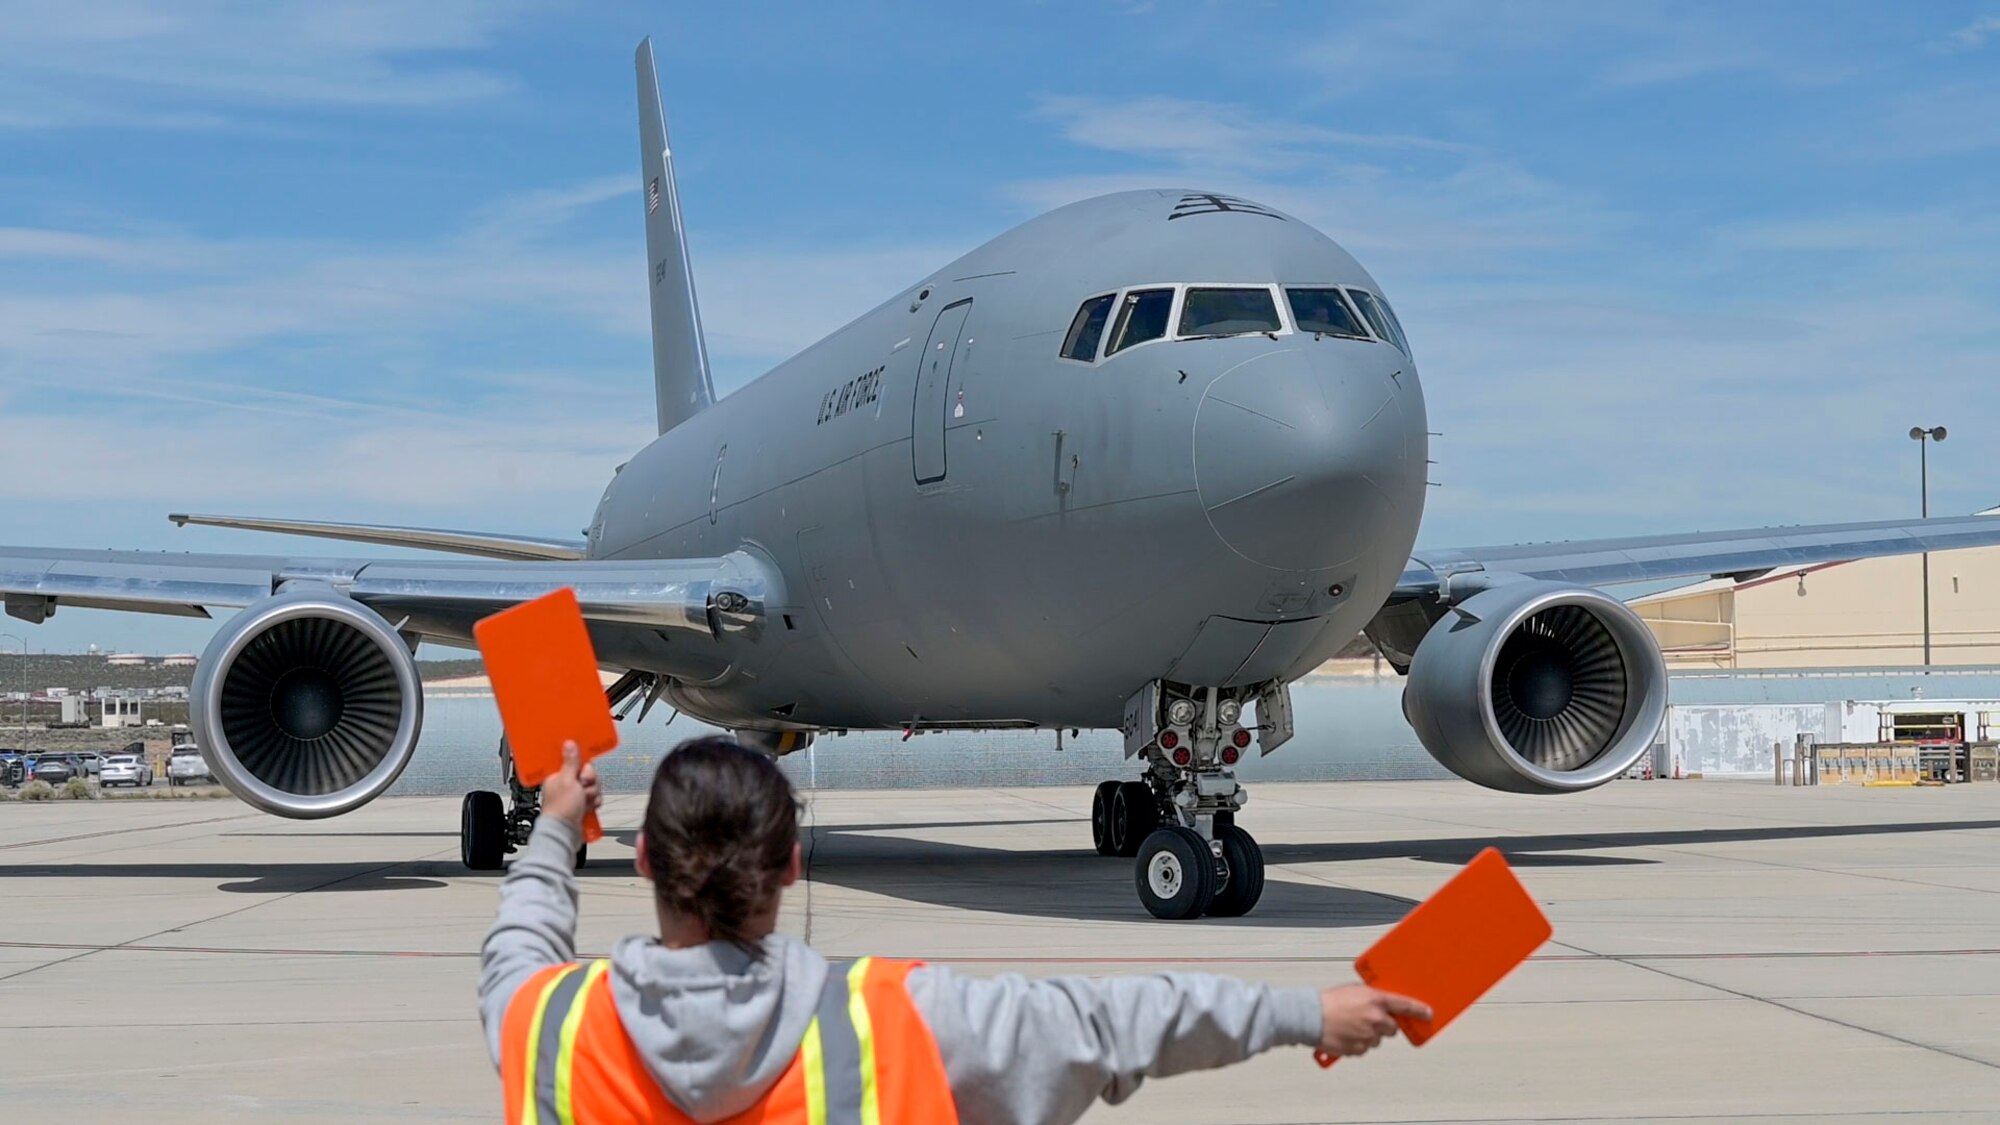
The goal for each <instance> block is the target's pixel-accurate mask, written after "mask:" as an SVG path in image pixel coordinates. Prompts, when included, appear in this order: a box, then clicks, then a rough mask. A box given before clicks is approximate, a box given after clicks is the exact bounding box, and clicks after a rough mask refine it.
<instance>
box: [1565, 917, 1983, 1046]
mask: <svg viewBox="0 0 2000 1125" xmlns="http://www.w3.org/2000/svg"><path fill="white" fill-rule="evenodd" d="M1550 944H1553V945H1560V946H1562V947H1563V948H1564V949H1573V950H1575V951H1577V952H1578V953H1586V954H1589V955H1591V956H1593V957H1597V956H1604V955H1601V954H1598V953H1597V952H1596V951H1595V950H1591V949H1586V948H1584V947H1583V946H1580V945H1574V944H1571V943H1569V942H1551V943H1550ZM1604 959H1605V960H1608V961H1615V962H1617V963H1619V964H1622V965H1629V966H1631V967H1632V968H1635V969H1641V970H1644V971H1645V972H1649V973H1657V974H1659V975H1660V976H1663V977H1666V978H1667V979H1668V980H1676V981H1680V982H1681V983H1682V984H1691V985H1694V986H1695V987H1697V988H1706V989H1710V990H1712V991H1715V992H1721V993H1724V994H1726V995H1729V996H1734V997H1737V998H1738V999H1742V1000H1753V1001H1755V1002H1757V1003H1759V1004H1768V1005H1770V1006H1771V1007H1773V1008H1776V1009H1778V1010H1779V1011H1784V1012H1790V1013H1792V1014H1793V1015H1797V1016H1804V1017H1806V1018H1807V1019H1812V1020H1818V1021H1819V1022H1821V1023H1826V1024H1832V1025H1833V1026H1835V1027H1844V1028H1846V1029H1848V1030H1849V1031H1858V1032H1861V1033H1862V1034H1864V1035H1872V1036H1875V1037H1876V1038H1878V1039H1887V1040H1889V1041H1890V1042H1892V1043H1901V1044H1902V1045H1904V1046H1906V1047H1915V1048H1917V1049H1918V1050H1922V1051H1930V1052H1932V1053H1934V1054H1939V1055H1943V1056H1945V1057H1947V1058H1953V1059H1959V1060H1961V1061H1964V1062H1969V1063H1972V1064H1974V1065H1976V1066H1983V1067H1985V1068H1986V1069H1988V1070H2000V1063H1995V1062H1990V1061H1988V1060H1986V1059H1982V1058H1980V1057H1979V1056H1978V1055H1968V1054H1966V1053H1965V1052H1963V1051H1955V1050H1952V1049H1951V1048H1950V1047H1941V1046H1938V1045H1937V1044H1935V1043H1925V1042H1922V1041H1921V1040H1917V1039H1910V1038H1907V1037H1905V1036H1901V1035H1897V1034H1896V1033H1894V1032H1891V1031H1883V1030H1881V1029H1879V1028H1873V1027H1868V1026H1865V1025H1863V1024H1858V1023H1850V1022H1849V1021H1847V1020H1843V1019H1837V1018H1835V1017H1833V1016H1828V1015H1822V1014H1821V1013H1819V1012H1814V1011H1809V1010H1807V1009H1805V1008H1800V1007H1795V1006H1793V1005H1791V1004H1787V1003H1785V1002H1784V1001H1782V1000H1777V999H1773V998H1772V997H1769V996H1758V995H1756V994H1755V993H1751V992H1744V991H1741V990H1740V989H1735V988H1730V987H1729V986H1728V985H1722V984H1715V983H1713V982H1711V981H1705V980H1701V979H1699V978H1697V977H1690V976H1683V975H1682V974H1680V973H1674V972H1669V971H1667V970H1666V969H1663V968H1661V967H1659V966H1658V965H1649V964H1646V963H1645V962H1644V961H1642V960H1639V959H1637V958H1632V957H1610V956H1605V958H1604Z"/></svg>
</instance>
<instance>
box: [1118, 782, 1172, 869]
mask: <svg viewBox="0 0 2000 1125" xmlns="http://www.w3.org/2000/svg"><path fill="white" fill-rule="evenodd" d="M1159 826H1160V805H1159V802H1158V801H1156V800H1155V799H1154V797H1153V789H1152V787H1151V786H1149V785H1147V784H1146V783H1145V782H1143V781H1121V782H1119V783H1118V791H1117V792H1116V793H1113V794H1112V796H1111V847H1112V849H1113V850H1114V852H1115V853H1116V854H1118V855H1121V856H1124V857H1125V858H1126V859H1130V858H1132V857H1133V856H1135V855H1138V854H1139V848H1140V846H1141V845H1142V844H1144V843H1145V842H1146V837H1148V836H1150V835H1152V832H1153V829H1155V828H1158V827H1159Z"/></svg>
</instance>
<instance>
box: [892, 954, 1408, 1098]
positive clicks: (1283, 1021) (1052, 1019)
mask: <svg viewBox="0 0 2000 1125" xmlns="http://www.w3.org/2000/svg"><path fill="white" fill-rule="evenodd" d="M909 990H910V996H911V999H912V1000H914V1001H915V1002H916V1005H917V1008H918V1010H919V1011H920V1012H922V1013H923V1016H924V1021H925V1023H926V1024H927V1025H928V1026H929V1027H930V1030H931V1035H932V1037H933V1038H934V1039H936V1041H937V1045H938V1052H939V1054H940V1055H941V1056H942V1057H943V1061H944V1068H945V1074H946V1076H947V1077H948V1078H949V1079H950V1081H951V1089H952V1096H953V1097H954V1098H955V1099H956V1100H957V1102H958V1107H959V1116H960V1118H961V1119H962V1120H965V1121H968V1122H980V1123H998V1122H1070V1121H1075V1120H1076V1119H1077V1118H1079V1117H1081V1116H1082V1115H1083V1113H1084V1111H1085V1110H1087V1109H1089V1108H1090V1106H1091V1103H1093V1102H1094V1101H1096V1100H1097V1099H1098V1098H1103V1099H1104V1100H1105V1101H1107V1102H1111V1103H1113V1104H1116V1103H1118V1102H1122V1101H1124V1100H1125V1099H1126V1098H1129V1097H1131V1096H1132V1093H1133V1091H1135V1090H1137V1089H1138V1088H1139V1084H1140V1082H1141V1081H1143V1080H1144V1079H1146V1078H1161V1077H1165V1076H1167V1075H1170V1074H1182V1073H1185V1072H1187V1071H1192V1070H1207V1069H1211V1068H1214V1067H1219V1066H1228V1065H1229V1064H1231V1063H1237V1062H1241V1061H1243V1060H1244V1059H1247V1058H1250V1057H1251V1056H1253V1055H1257V1054H1260V1053H1262V1052H1264V1051H1267V1050H1270V1049H1271V1048H1273V1047H1284V1046H1299V1047H1324V1048H1329V1049H1332V1050H1334V1051H1335V1052H1336V1053H1339V1054H1344V1055H1357V1054H1361V1053H1363V1052H1365V1051H1366V1050H1368V1049H1369V1048H1370V1047H1373V1046H1374V1045H1375V1044H1376V1043H1378V1042H1380V1041H1381V1039H1382V1038H1384V1037H1385V1036H1387V1035H1393V1034H1394V1033H1395V1026H1396V1025H1395V1022H1394V1020H1393V1018H1391V1017H1392V1014H1393V1013H1394V1012H1396V1011H1409V1012H1411V1013H1412V1014H1417V1015H1419V1016H1423V1017H1427V1016H1428V1015H1429V1012H1428V1011H1427V1010H1424V1009H1423V1008H1422V1006H1421V1005H1415V1004H1414V1002H1411V1001H1406V1000H1404V999H1403V998H1402V997H1390V996H1388V995H1387V994H1386V993H1380V992H1376V991H1375V990H1373V989H1370V988H1366V987H1363V986H1360V985H1353V986H1349V987H1346V988H1337V989H1328V990H1325V991H1318V990H1315V989H1310V988H1272V987H1270V986H1268V985H1262V984H1251V983H1249V982H1247V981H1241V980H1237V979H1235V978H1232V977H1221V976H1209V975H1206V974H1200V973H1161V974H1157V975H1154V976H1146V977H1113V978H1107V979H1102V980H1098V979H1092V978H1086V977H1057V978H1053V979H1049V980H1028V979H1026V978H1024V977H1021V976H1017V975H1011V974H1010V975H1008V976H1002V977H996V978H993V979H991V980H982V979H975V978H971V977H962V976H959V975H957V974H955V973H952V972H951V971H949V970H947V969H943V968H939V967H936V966H929V965H926V966H921V967H919V968H916V969H913V970H911V972H910V976H909Z"/></svg>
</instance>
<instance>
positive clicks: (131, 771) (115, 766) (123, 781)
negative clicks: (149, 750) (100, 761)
mask: <svg viewBox="0 0 2000 1125" xmlns="http://www.w3.org/2000/svg"><path fill="white" fill-rule="evenodd" d="M97 783H98V784H99V785H102V786H103V787H105V788H106V789H109V788H111V787H112V786H114V785H131V786H135V787H137V788H141V789H143V788H145V787H146V786H149V785H151V784H153V764H152V763H151V762H148V761H147V760H146V759H145V758H143V757H141V756H140V755H137V754H113V755H111V756H110V757H108V758H106V759H104V772H103V773H101V774H98V775H97Z"/></svg>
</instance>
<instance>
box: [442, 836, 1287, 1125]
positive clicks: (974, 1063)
mask: <svg viewBox="0 0 2000 1125" xmlns="http://www.w3.org/2000/svg"><path fill="white" fill-rule="evenodd" d="M578 843H579V840H578V836H577V829H576V828H575V826H573V825H571V824H569V823H567V822H565V821H562V820H558V819H556V818H555V817H543V818H542V819H541V821H540V822H539V823H537V824H536V825H535V831H534V834H533V835H532V836H531V837H530V838H529V840H528V846H527V848H526V849H525V850H524V851H523V852H522V853H521V855H520V857H519V858H517V859H516V860H515V861H514V865H513V867H512V868H511V869H510V870H509V871H508V872H507V877H506V879H505V880H504V881H503V882H502V883H501V884H500V914H499V917H497V918H495V919H494V921H493V928H492V930H491V931H489V932H488V933H487V935H486V944H485V946H484V947H483V948H482V950H481V952H480V962H479V1014H480V1018H481V1019H482V1020H483V1021H484V1022H485V1025H486V1045H487V1048H488V1049H489V1050H490V1051H491V1052H492V1054H493V1058H494V1061H495V1064H496V1065H497V1064H498V1061H499V1058H500V1025H501V1020H502V1017H503V1016H504V1015H505V1014H506V1011H507V1003H508V1001H509V1000H511V999H512V998H513V995H514V992H515V990H516V989H518V988H519V987H520V986H521V985H522V983H523V982H525V981H526V980H527V979H528V977H530V976H532V975H533V974H534V973H535V972H536V970H538V969H542V968H545V967H547V966H549V965H553V964H561V963H563V962H567V961H572V960H574V959H575V958H576V947H575V935H576V905H577V896H576V879H575V876H574V874H573V873H572V871H571V864H572V859H573V857H574V856H575V854H576V849H577V845H578ZM825 981H826V961H825V959H824V958H822V957H821V956H820V955H819V954H818V953H816V952H814V951H813V950H812V948H811V947H809V946H807V945H805V944H803V943H801V942H798V941H794V940H793V939H791V938H788V937H783V936H780V935H776V934H774V935H772V936H771V937H769V938H766V939H765V941H764V956H763V958H762V959H761V960H760V959H755V958H752V957H750V956H749V955H748V954H746V953H745V952H743V951H742V950H741V949H738V948H737V947H735V946H733V945H730V944H728V943H725V942H710V943H709V944H707V945H703V946H698V947H695V948H692V949H668V948H666V947H665V946H662V945H661V944H660V943H659V942H658V941H656V940H654V939H653V938H650V937H628V938H626V939H624V940H623V941H620V942H619V943H618V945H617V946H616V948H614V949H613V950H612V953H611V995H612V998H613V1000H614V1001H615V1002H616V1003H617V1005H618V1017H619V1019H620V1020H621V1021H622V1022H623V1023H624V1025H625V1032H626V1034H627V1035H629V1036H631V1038H632V1041H633V1043H635V1044H636V1045H637V1046H638V1048H639V1051H640V1053H641V1054H643V1055H644V1056H645V1058H646V1062H647V1065H648V1066H649V1068H650V1069H651V1070H652V1074H653V1077H654V1078H655V1079H656V1080H658V1082H659V1084H660V1089H661V1090H662V1091H664V1092H665V1093H666V1095H667V1097H668V1098H670V1099H672V1100H673V1102H674V1104H675V1105H677V1106H679V1107H680V1108H681V1109H682V1110H683V1111H685V1112H686V1113H687V1115H688V1116H689V1117H692V1118H694V1119H695V1120H696V1121H702V1122H708V1121H719V1120H721V1119H723V1118H725V1117H728V1116H730V1115H732V1114H735V1113H740V1112H741V1111H743V1110H744V1109H747V1108H748V1107H749V1106H750V1105H752V1104H753V1103H755V1102H756V1101H757V1100H758V1099H759V1098H761V1097H763V1096H764V1093H765V1091H767V1090H769V1089H770V1088H771V1086H772V1085H773V1084H774V1083H776V1082H777V1080H778V1078H779V1077H780V1076H782V1075H783V1074H784V1072H785V1068H786V1067H787V1066H789V1065H790V1064H791V1061H792V1056H793V1055H795V1054H796V1053H797V1052H798V1047H799V1041H800V1039H801V1038H803V1037H804V1035H805V1030H806V1025H807V1024H808V1023H809V1022H811V1020H812V1014H813V1008H814V1006H815V1005H816V1004H817V1003H818V1000H819V994H820V988H821V986H822V985H824V983H825ZM908 986H909V990H910V998H911V999H912V1000H913V1001H914V1002H915V1003H916V1006H917V1010H918V1011H919V1012H920V1013H921V1014H922V1015H923V1017H924V1022H925V1023H926V1024H927V1025H928V1026H929V1027H930V1031H931V1035H932V1037H933V1038H934V1039H936V1040H937V1046H938V1053H939V1055H940V1056H941V1057H942V1058H943V1060H944V1068H945V1073H946V1075H947V1076H948V1077H949V1078H950V1081H951V1091H952V1096H953V1098H954V1099H955V1100H956V1102H957V1105H958V1115H959V1119H960V1120H961V1121H964V1122H967V1123H968V1125H985V1123H988V1122H992V1123H1009V1125H1011V1123H1016V1122H1019V1123H1023V1125H1025V1123H1037V1125H1039V1123H1044V1122H1070V1121H1075V1120H1076V1119H1077V1118H1079V1117H1081V1116H1083V1113H1084V1111H1085V1110H1087V1109H1089V1108H1090V1105H1091V1103H1092V1102H1093V1101H1095V1100H1097V1099H1098V1098H1103V1099H1104V1100H1105V1101H1107V1102H1112V1103H1114V1104H1115V1103H1117V1102H1121V1101H1124V1100H1125V1099H1126V1098H1128V1097H1130V1096H1131V1095H1132V1092H1133V1091H1134V1090H1137V1089H1138V1088H1139V1083H1140V1082H1141V1081H1142V1080H1144V1079H1146V1078H1157V1077H1165V1076H1166V1075H1170V1074H1180V1073H1183V1072H1186V1071H1191V1070H1205V1069H1209V1068H1212V1067H1218V1066H1227V1065H1228V1064H1230V1063H1234V1062H1240V1061H1242V1060H1243V1059H1247V1058H1249V1057H1250V1056H1252V1055H1255V1054H1258V1053H1260V1052H1263V1051H1266V1050H1269V1049H1270V1048H1272V1047H1280V1046H1302V1047H1309V1046H1313V1045H1315V1044H1317V1043H1318V1042H1319V1035H1320V1006H1319V995H1318V993H1316V992H1314V991H1313V990H1312V989H1306V988H1290V989H1286V988H1270V987H1267V986H1265V985H1260V984H1249V983H1246V982H1244V981H1239V980H1236V979H1234V978H1231V977H1218V976H1208V975H1204V974H1197V973H1158V974H1155V975H1152V976H1143V977H1141V976H1132V977H1118V978H1112V979H1107V980H1096V979H1091V978H1086V977H1058V978H1054V979H1050V980H1028V979H1026V978H1024V977H1020V976H1016V975H1011V974H1010V975H1007V976H1001V977H995V978H993V979H990V980H986V979H975V978H972V977H964V976H959V975H958V974H956V973H953V972H951V971H950V970H948V969H944V968H940V967H937V966H923V967H920V968H917V969H914V970H912V971H911V973H910V976H909V979H908Z"/></svg>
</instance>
